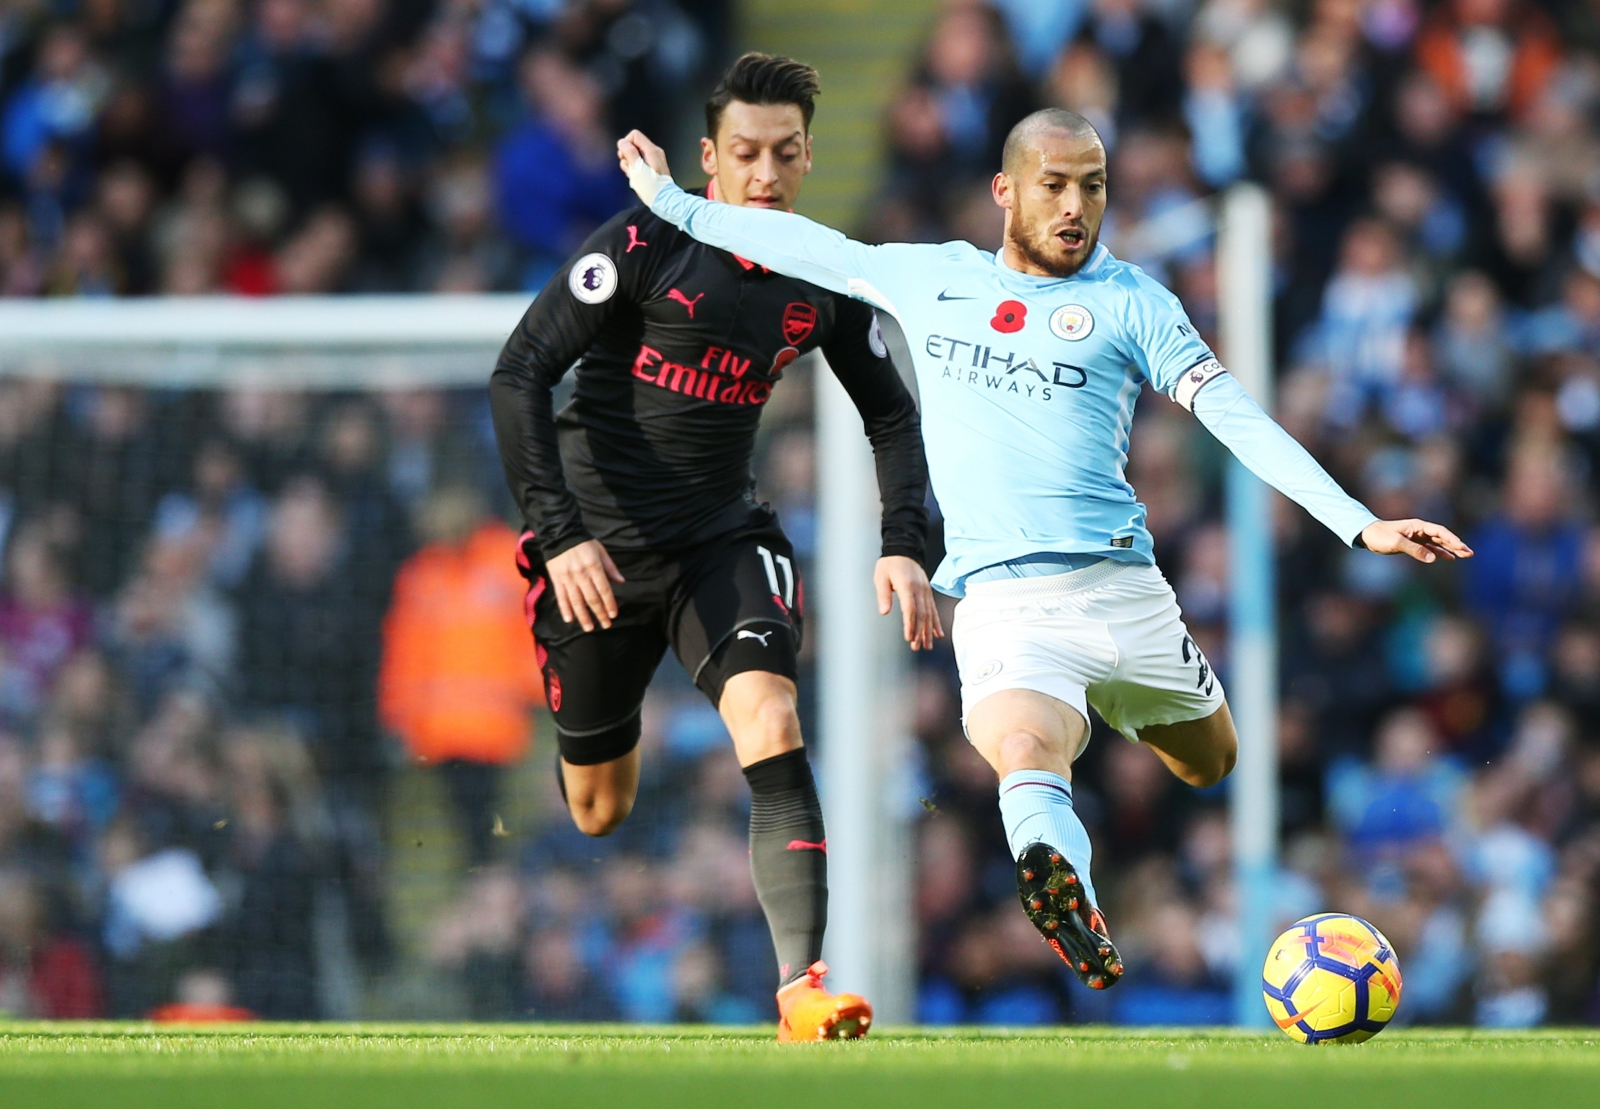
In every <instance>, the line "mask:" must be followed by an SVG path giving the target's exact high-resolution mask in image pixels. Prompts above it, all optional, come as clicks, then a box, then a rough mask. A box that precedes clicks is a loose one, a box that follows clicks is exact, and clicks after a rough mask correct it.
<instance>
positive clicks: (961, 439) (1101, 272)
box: [617, 109, 1472, 989]
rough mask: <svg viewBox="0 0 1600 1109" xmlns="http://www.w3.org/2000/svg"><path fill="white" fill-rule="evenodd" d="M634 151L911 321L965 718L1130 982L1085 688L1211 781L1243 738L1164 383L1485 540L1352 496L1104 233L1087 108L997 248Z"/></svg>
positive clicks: (1402, 550)
mask: <svg viewBox="0 0 1600 1109" xmlns="http://www.w3.org/2000/svg"><path fill="white" fill-rule="evenodd" d="M807 141H809V139H808V140H807ZM617 153H618V158H619V160H620V162H621V164H622V168H623V169H624V171H626V172H627V174H628V178H629V181H630V183H631V184H632V185H633V188H634V190H635V191H636V192H638V193H639V195H640V196H641V197H642V198H643V199H644V201H645V202H646V203H647V204H649V205H650V207H651V209H652V210H653V211H654V212H655V213H656V214H657V215H658V216H660V217H661V218H662V219H665V220H667V221H669V222H671V223H674V224H676V225H677V226H679V227H681V228H683V229H684V230H685V231H687V232H688V233H689V234H691V235H693V236H694V237H695V238H697V239H700V240H702V241H703V242H706V243H709V244H711V245H712V246H716V247H720V248H722V249H724V250H728V251H732V252H733V253H735V254H737V255H739V256H741V257H744V258H748V259H750V260H752V261H753V262H757V263H759V264H761V265H764V266H768V267H770V268H771V269H774V270H776V271H777V272H779V273H783V274H787V275H788V276H790V277H797V278H802V279H804V280H806V281H811V282H814V283H815V284H817V285H820V286H822V287H823V288H827V289H832V290H834V291H836V292H841V293H847V294H848V295H850V296H853V297H857V298H860V299H861V300H865V301H867V302H868V303H870V304H873V305H875V306H876V307H877V308H879V309H881V310H883V311H886V312H889V313H890V314H892V315H893V316H895V317H896V318H897V319H898V320H899V321H900V323H901V325H902V327H903V328H904V330H905V334H906V338H907V339H908V341H909V342H910V345H911V352H912V358H913V361H914V363H915V369H916V375H917V384H918V386H919V389H920V392H921V402H922V427H923V440H924V442H925V444H926V449H927V453H928V470H929V477H930V479H931V481H932V485H933V491H934V494H935V496H937V497H938V500H939V506H940V508H941V510H942V511H943V514H944V519H945V546H946V550H947V552H948V553H947V555H946V557H945V560H944V562H943V564H941V565H940V567H939V569H938V572H937V573H936V574H935V576H934V579H933V585H934V587H935V588H936V589H939V590H941V591H943V592H945V593H949V594H951V595H952V596H956V597H962V598H963V599H962V601H961V603H960V604H959V605H958V606H957V607H956V614H955V626H954V628H953V629H952V633H953V636H954V640H955V649H956V660H957V664H958V666H959V668H960V674H961V710H962V721H963V724H964V726H965V728H966V732H967V736H968V738H969V739H970V740H971V742H972V744H973V745H974V746H975V747H976V748H977V749H978V751H979V752H980V753H981V754H982V755H983V757H984V758H985V759H987V760H988V762H989V764H990V765H991V766H993V767H994V769H995V772H996V773H997V774H998V775H999V776H1000V814H1001V817H1002V819H1003V821H1004V823H1005V828H1006V835H1007V838H1008V840H1009V842H1010V846H1011V850H1012V854H1013V855H1014V856H1015V857H1016V859H1017V885H1018V892H1019V893H1020V895H1021V898H1022V904H1023V909H1024V911H1025V912H1026V913H1027V914H1028V917H1029V919H1030V920H1031V921H1032V922H1033V924H1034V925H1035V927H1037V928H1038V929H1039V931H1040V933H1041V934H1042V935H1043V936H1044V937H1045V939H1046V941H1048V942H1049V943H1050V945H1051V946H1052V947H1053V948H1055V950H1056V952H1057V953H1058V954H1059V955H1060V956H1061V957H1062V958H1063V959H1064V960H1066V962H1067V963H1068V965H1070V966H1071V967H1072V969H1073V971H1074V972H1075V973H1076V974H1077V975H1078V977H1079V978H1081V979H1082V980H1083V981H1084V982H1085V983H1086V984H1088V985H1089V986H1091V987H1094V988H1096V989H1104V988H1106V987H1107V986H1110V985H1113V984H1114V983H1115V982H1116V981H1117V980H1118V978H1120V977H1121V975H1122V972H1123V964H1122V960H1121V958H1120V957H1119V956H1118V955H1117V952H1116V948H1115V947H1114V946H1113V945H1112V943H1111V939H1110V936H1109V934H1108V931H1107V928H1106V923H1105V917H1104V914H1103V913H1101V912H1100V910H1099V909H1098V908H1097V901H1096V898H1095V894H1094V887H1093V885H1092V884H1091V881H1090V875H1089V856H1090V848H1089V837H1088V834H1087V833H1086V832H1085V831H1084V827H1083V824H1082V822H1081V821H1080V820H1079V819H1078V817H1077V814H1076V813H1075V812H1074V811H1073V807H1072V786H1071V775H1072V761H1073V759H1074V758H1076V757H1077V755H1078V754H1079V752H1080V751H1081V750H1082V748H1083V745H1084V743H1085V742H1086V741H1087V738H1088V732H1089V729H1088V706H1089V705H1091V704H1092V705H1094V707H1095V708H1096V709H1097V710H1098V711H1099V712H1100V715H1101V716H1103V717H1104V718H1105V720H1106V722H1107V723H1108V724H1110V725H1111V726H1112V727H1113V728H1115V729H1117V730H1118V731H1120V732H1121V733H1122V734H1123V735H1124V736H1126V737H1128V738H1129V739H1130V740H1136V741H1140V742H1143V743H1145V744H1148V745H1149V746H1150V747H1151V748H1152V749H1153V750H1154V751H1155V752H1156V754H1157V755H1159V756H1160V757H1161V760H1162V761H1163V762H1165V763H1166V764H1167V766H1168V767H1169V768H1170V769H1171V770H1172V771H1173V772H1174V773H1175V774H1177V776H1178V777H1179V778H1181V779H1183V780H1184V781H1185V782H1187V783H1189V784H1190V785H1193V786H1209V785H1213V784H1215V783H1216V782H1218V781H1220V780H1221V779H1222V778H1223V777H1225V776H1226V775H1227V773H1228V772H1229V771H1230V770H1231V769H1232V768H1233V763H1234V758H1235V755H1236V753H1237V750H1238V737H1237V736H1236V734H1235V732H1234V727H1233V718H1232V716H1231V715H1230V714H1229V712H1228V706H1227V704H1226V702H1225V701H1224V699H1223V693H1222V687H1221V684H1220V683H1219V682H1218V681H1217V678H1216V675H1215V674H1214V673H1213V672H1212V670H1211V667H1210V665H1209V664H1208V663H1207V661H1206V659H1205V656H1204V655H1202V654H1201V653H1200V649H1199V648H1198V647H1197V646H1196V645H1195V642H1194V640H1193V639H1192V638H1190V636H1189V634H1188V632H1187V630H1186V629H1185V628H1184V625H1183V620H1182V617H1181V614H1180V613H1179V611H1178V605H1177V601H1176V599H1175V597H1174V596H1173V592H1172V588H1171V586H1169V585H1168V584H1167V581H1166V579H1165V578H1164V577H1162V575H1161V572H1160V571H1159V570H1158V569H1156V566H1155V559H1154V557H1153V555H1152V553H1151V546H1152V544H1151V539H1150V533H1149V531H1147V530H1146V528H1145V525H1144V518H1145V509H1144V506H1143V505H1142V504H1140V503H1139V502H1138V501H1137V500H1136V499H1135V497H1134V491H1133V488H1132V486H1130V485H1129V484H1128V482H1127V480H1126V478H1125V477H1124V476H1123V473H1124V468H1125V466H1126V464H1127V450H1128V431H1129V428H1130V426H1131V424H1132V422H1133V406H1134V401H1135V399H1136V398H1137V397H1138V395H1139V390H1140V388H1141V387H1142V386H1143V384H1144V383H1145V382H1147V381H1148V382H1149V383H1150V384H1151V385H1152V386H1154V387H1155V388H1156V389H1158V390H1160V391H1161V392H1163V393H1165V394H1166V395H1167V396H1168V397H1170V398H1171V399H1172V400H1174V401H1176V402H1177V403H1178V404H1180V405H1182V406H1183V407H1184V408H1186V409H1188V410H1190V411H1191V412H1193V413H1194V414H1195V416H1197V417H1198V418H1199V419H1200V421H1201V423H1203V424H1205V426H1206V427H1207V428H1208V429H1210V431H1211V433H1212V434H1213V435H1215V436H1216V437H1217V438H1218V439H1220V440H1221V441H1222V442H1223V443H1224V444H1226V445H1227V447H1228V448H1229V449H1230V450H1231V451H1232V452H1233V453H1234V455H1235V456H1236V457H1238V459H1239V460H1240V461H1241V462H1243V463H1244V464H1245V465H1246V466H1247V467H1249V469H1250V470H1251V471H1252V472H1254V473H1255V474H1256V475H1257V476H1259V477H1260V478H1262V480H1264V481H1266V482H1268V483H1269V484H1271V485H1273V486H1274V487H1276V488H1277V489H1278V490H1280V491H1281V492H1283V493H1284V494H1285V495H1287V496H1288V497H1290V498H1292V499H1293V500H1295V501H1297V502H1298V503H1299V504H1301V505H1302V506H1303V507H1305V509H1306V510H1307V511H1309V512H1310V513H1311V514H1312V515H1313V516H1315V517H1316V518H1317V519H1318V520H1320V521H1321V522H1322V523H1323V524H1324V525H1326V526H1327V527H1328V529H1329V530H1331V531H1332V532H1333V533H1334V534H1335V535H1337V536H1338V537H1339V538H1340V539H1341V540H1343V541H1344V542H1345V543H1348V544H1351V545H1353V546H1360V547H1365V548H1366V549H1368V550H1371V551H1376V552H1378V553H1380V554H1407V555H1410V556H1411V557H1412V558H1415V559H1417V560H1418V561H1421V562H1434V561H1436V560H1438V559H1440V558H1445V559H1453V558H1465V557H1470V555H1471V554H1472V552H1471V550H1469V549H1468V548H1467V546H1466V545H1465V544H1464V543H1462V542H1461V540H1460V539H1459V538H1457V537H1456V536H1455V535H1454V534H1452V533H1451V532H1450V531H1449V530H1447V529H1446V528H1443V527H1440V526H1439V525H1437V524H1432V523H1428V522H1426V521H1422V520H1398V521H1383V520H1379V519H1377V518H1376V517H1375V516H1374V515H1373V514H1372V513H1371V512H1369V511H1368V510H1367V509H1366V508H1365V507H1364V506H1363V505H1361V504H1360V503H1358V502H1357V501H1355V500H1353V499H1351V498H1350V497H1349V496H1347V495H1346V494H1345V493H1344V491H1343V490H1342V489H1340V488H1339V486H1338V485H1337V484H1336V483H1335V482H1334V481H1333V479H1332V478H1330V477H1329V476H1328V475H1327V473H1326V472H1324V471H1323V469H1322V467H1321V466H1319V465H1318V464H1317V463H1316V461H1315V460H1314V459H1313V458H1312V457H1311V456H1310V455H1309V454H1308V453H1306V451H1305V450H1304V448H1302V447H1301V446H1300V445H1299V444H1298V443H1296V442H1295V441H1294V439H1293V438H1291V437H1290V436H1289V435H1288V433H1286V432H1285V431H1284V430H1283V429H1282V428H1280V427H1279V426H1278V425H1277V424H1276V423H1275V422H1273V420H1272V419H1271V417H1269V416H1268V415H1267V414H1266V413H1265V412H1263V411H1262V410H1261V408H1260V407H1259V406H1258V405H1256V403H1255V402H1254V401H1252V400H1251V399H1250V397H1249V396H1248V395H1247V394H1246V393H1245V392H1244V390H1243V389H1242V388H1241V387H1240V386H1239V384H1238V382H1236V381H1235V380H1234V379H1233V378H1232V377H1231V376H1230V375H1229V374H1228V372H1227V370H1226V369H1224V368H1223V366H1222V365H1221V364H1220V363H1219V362H1218V361H1217V359H1216V357H1215V356H1214V355H1213V354H1212V352H1211V350H1210V349H1209V348H1208V347H1207V346H1206V344H1205V342H1204V341H1203V340H1202V339H1201V338H1200V336H1199V335H1198V334H1197V333H1196V331H1195V328H1194V325H1193V324H1191V323H1190V322H1189V319H1188V317H1187V316H1186V315H1185V313H1184V311H1183V307H1182V306H1181V305H1180V304H1179V303H1178V298H1177V297H1175V296H1173V295H1172V293H1170V292H1169V291H1167V290H1166V289H1165V288H1163V287H1162V286H1161V285H1159V284H1157V283H1156V282H1155V281H1153V280H1151V279H1150V278H1149V277H1148V276H1146V275H1145V274H1144V272H1143V271H1141V270H1140V269H1139V268H1138V267H1137V266H1131V265H1128V264H1127V263H1125V262H1119V261H1118V260H1117V259H1115V258H1113V257H1112V256H1111V253H1110V251H1108V250H1107V249H1106V248H1105V247H1104V246H1101V245H1100V244H1099V242H1098V238H1099V231H1100V221H1101V218H1102V217H1103V216H1104V214H1105V206H1106V154H1105V148H1104V146H1103V145H1102V144H1101V142H1100V137H1099V135H1097V134H1096V133H1095V130H1094V128H1093V127H1092V126H1090V125H1089V123H1088V121H1086V120H1085V119H1083V117H1081V116H1079V115H1076V114H1074V113H1072V112H1066V111H1062V110H1059V109H1047V110H1045V111H1042V112H1036V113H1034V114H1033V115H1031V116H1029V117H1027V118H1026V119H1024V120H1023V121H1022V122H1021V123H1019V124H1017V126H1016V127H1015V128H1013V129H1012V131H1011V134H1010V136H1009V137H1008V138H1007V140H1006V145H1005V153H1004V157H1003V164H1002V167H1001V171H1000V172H999V173H998V174H996V175H995V178H994V184H993V192H994V199H995V203H996V204H998V205H999V206H1000V207H1001V208H1002V209H1004V211H1005V235H1004V244H1003V248H1002V250H1001V252H1000V253H999V254H990V253H988V252H987V251H982V250H979V249H978V248H976V247H974V246H972V245H971V244H969V243H964V242H953V243H945V244H942V245H937V246H934V245H915V244H907V243H891V244H888V245H885V246H867V245H864V244H862V243H857V242H853V241H851V240H849V239H847V238H845V237H844V236H843V235H841V234H839V233H838V232H836V231H833V230H831V229H829V228H827V227H824V226H822V225H820V224H817V223H814V222H812V221H811V220H808V219H805V218H803V217H801V216H798V215H794V214H793V213H788V212H778V211H761V210H756V209H751V208H738V207H734V206H732V205H727V204H713V203H710V202H708V201H705V200H703V199H700V198H698V197H694V196H691V195H689V194H688V193H685V192H684V191H683V190H681V189H679V188H678V187H677V186H676V185H674V184H673V183H672V180H671V178H670V177H669V176H667V173H668V170H667V163H666V158H665V156H664V155H663V154H662V152H661V150H660V148H659V147H657V146H655V145H654V144H653V143H651V142H650V140H649V139H647V138H645V136H643V135H642V134H640V133H639V132H637V131H635V132H632V133H631V134H629V135H628V136H627V137H626V138H624V139H623V140H621V141H620V142H619V143H618V144H617ZM690 292H691V294H692V292H693V290H690Z"/></svg>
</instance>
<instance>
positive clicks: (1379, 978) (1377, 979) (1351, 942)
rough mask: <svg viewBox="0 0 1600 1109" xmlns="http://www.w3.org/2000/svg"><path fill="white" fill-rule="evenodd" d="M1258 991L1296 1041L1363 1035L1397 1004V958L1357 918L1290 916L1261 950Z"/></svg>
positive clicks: (1354, 1039) (1353, 1040) (1339, 1040)
mask: <svg viewBox="0 0 1600 1109" xmlns="http://www.w3.org/2000/svg"><path fill="white" fill-rule="evenodd" d="M1261 994H1262V996H1263V997H1264V998H1265V999H1266V1002H1267V1013H1268V1014H1269V1015H1270V1016H1271V1017H1272V1022H1273V1023H1274V1024H1276V1025H1277V1026H1278V1027H1279V1028H1281V1029H1283V1031H1284V1032H1285V1033H1286V1034H1287V1035H1288V1036H1289V1038H1290V1039H1294V1040H1299V1041H1300V1042H1301V1043H1303V1044H1358V1043H1361V1042H1362V1041H1364V1040H1370V1039H1372V1037H1374V1036H1376V1035H1377V1034H1378V1033H1379V1032H1382V1031H1383V1029H1384V1026H1385V1025H1387V1024H1388V1023H1389V1021H1390V1020H1391V1019H1392V1018H1393V1017H1394V1013H1395V1010H1396V1009H1397V1008H1399V1006H1400V961H1399V960H1398V959H1396V958H1395V955H1394V948H1393V947H1391V946H1389V941H1388V940H1386V939H1384V938H1383V933H1382V932H1380V931H1378V930H1377V929H1376V928H1374V927H1373V926H1372V925H1370V924H1368V923H1367V922H1366V921H1364V920H1362V919H1361V918H1360V917H1358V916H1348V915H1346V914H1344V913H1322V914H1320V915H1318V916H1308V917H1306V918H1305V919H1304V920H1297V921H1295V923H1294V925H1293V926H1292V927H1291V928H1290V929H1289V930H1288V931H1287V932H1285V933H1284V934H1283V935H1281V936H1279V937H1278V938H1277V940H1276V941H1275V942H1274V943H1273V945H1272V950H1270V951H1268V952H1267V965H1266V966H1264V967H1263V968H1262V969H1261Z"/></svg>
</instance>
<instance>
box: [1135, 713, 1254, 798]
mask: <svg viewBox="0 0 1600 1109" xmlns="http://www.w3.org/2000/svg"><path fill="white" fill-rule="evenodd" d="M1139 742H1141V743H1143V744H1144V745H1145V746H1147V747H1149V748H1150V749H1151V750H1153V751H1154V752H1155V753H1156V754H1157V755H1158V756H1160V758H1161V761H1162V762H1164V763H1166V764H1167V769H1169V770H1171V771H1172V772H1173V773H1174V774H1176V775H1177V776H1178V777H1179V778H1180V779H1181V780H1182V781H1184V782H1185V783H1187V784H1188V785H1191V786H1194V787H1195V788H1196V789H1205V788H1207V787H1208V786H1214V785H1216V784H1217V783H1218V782H1220V781H1222V779H1224V778H1226V777H1227V776H1228V775H1229V774H1231V773H1232V772H1233V767H1234V764H1235V763H1236V762H1238V761H1239V734H1238V732H1237V731H1236V730H1235V729H1234V726H1233V714H1232V713H1231V712H1229V711H1228V705H1227V703H1226V702H1224V703H1223V704H1222V705H1220V706H1219V707H1218V708H1217V711H1215V712H1213V713H1212V714H1211V715H1210V716H1206V717H1203V718H1201V719H1199V720H1185V721H1182V722H1181V723H1177V724H1152V725H1147V726H1145V727H1142V728H1140V729H1139Z"/></svg>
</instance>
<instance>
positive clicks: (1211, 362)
mask: <svg viewBox="0 0 1600 1109" xmlns="http://www.w3.org/2000/svg"><path fill="white" fill-rule="evenodd" d="M1227 372H1228V371H1227V369H1226V368H1225V367H1224V366H1223V365H1222V363H1221V362H1218V361H1217V360H1216V359H1215V358H1207V359H1206V360H1205V361H1204V362H1201V363H1199V364H1197V365H1195V366H1191V367H1190V368H1189V369H1187V370H1184V371H1183V376H1182V377H1180V378H1178V384H1177V385H1175V386H1173V389H1172V399H1173V400H1175V401H1177V402H1178V403H1179V404H1181V405H1183V407H1184V408H1186V409H1188V410H1189V411H1190V412H1193V411H1194V395H1195V394H1196V393H1198V392H1199V391H1200V390H1201V389H1202V388H1204V387H1205V385H1206V383H1207V382H1210V381H1212V380H1213V379H1215V378H1218V377H1220V376H1222V375H1223V374H1225V373H1227Z"/></svg>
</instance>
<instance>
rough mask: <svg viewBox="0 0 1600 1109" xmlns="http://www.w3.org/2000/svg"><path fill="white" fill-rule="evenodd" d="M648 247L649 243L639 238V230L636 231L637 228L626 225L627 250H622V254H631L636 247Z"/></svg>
mask: <svg viewBox="0 0 1600 1109" xmlns="http://www.w3.org/2000/svg"><path fill="white" fill-rule="evenodd" d="M649 245H650V244H649V243H647V242H645V241H644V240H643V239H641V238H639V229H638V227H636V226H634V225H633V224H631V223H630V224H628V249H627V250H624V251H623V252H622V253H624V254H632V253H633V248H634V247H636V246H649Z"/></svg>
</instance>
